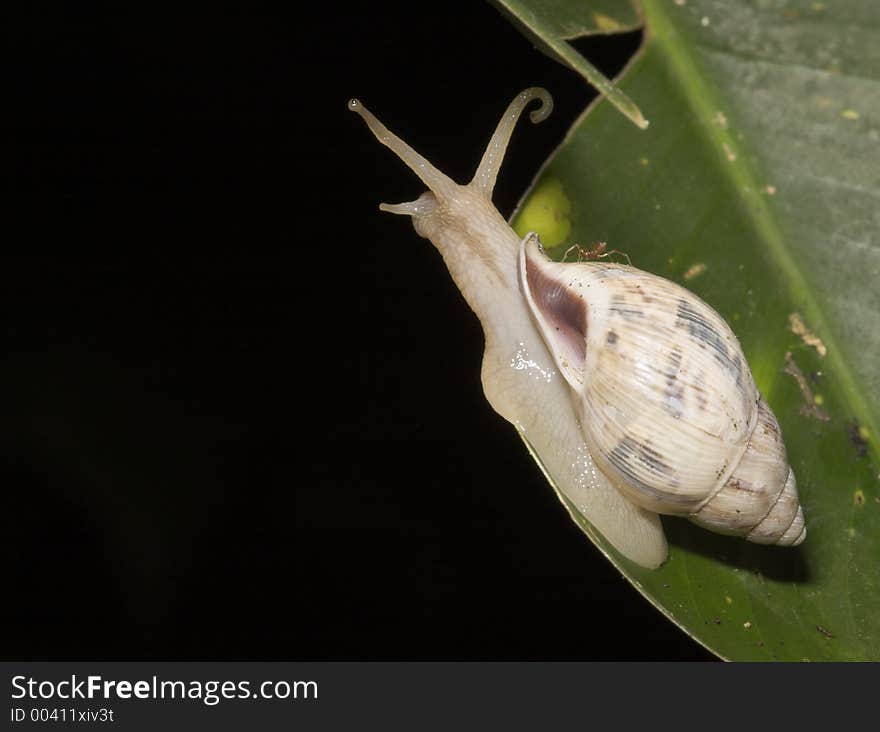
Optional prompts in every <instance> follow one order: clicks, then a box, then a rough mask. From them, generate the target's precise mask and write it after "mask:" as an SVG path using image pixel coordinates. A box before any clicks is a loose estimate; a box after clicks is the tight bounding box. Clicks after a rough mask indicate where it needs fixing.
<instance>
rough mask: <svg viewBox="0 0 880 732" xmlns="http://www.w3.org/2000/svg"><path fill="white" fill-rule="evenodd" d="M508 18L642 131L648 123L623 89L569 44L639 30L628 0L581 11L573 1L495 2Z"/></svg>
mask: <svg viewBox="0 0 880 732" xmlns="http://www.w3.org/2000/svg"><path fill="white" fill-rule="evenodd" d="M495 4H496V5H497V6H498V7H499V9H501V10H502V12H504V13H505V14H507V15H509V16H510V17H512V18H514V19H515V21H516V23H517V25H518V27H519V28H520V29H521V30H522V31H523V32H524V33H525V34H526V36H527V37H528V38H529V39H530V40H531V41H532V42H533V43H534V44H535V45H536V46H537V47H538V48H540V49H541V50H542V51H543V52H544V53H546V54H547V55H548V56H550V57H551V58H555V59H557V60H558V61H559V62H560V63H563V64H565V65H567V66H570V67H571V68H572V69H574V70H575V71H577V72H578V73H580V74H582V75H583V76H584V78H585V79H587V81H589V82H590V83H591V84H592V85H593V86H594V87H596V89H598V90H599V92H600V93H601V94H602V95H604V96H605V98H606V99H608V101H610V102H611V103H612V104H613V105H614V106H615V107H617V108H618V109H619V110H620V111H621V112H623V114H625V115H626V116H627V117H629V118H630V119H631V120H632V121H633V122H634V123H635V124H636V125H637V126H638V127H640V128H642V129H644V128H646V127H647V126H648V120H646V119H645V118H644V116H643V115H642V113H641V111H640V110H639V108H638V107H637V106H636V105H635V104H634V103H633V101H632V100H631V99H630V98H629V97H628V96H626V94H624V93H623V92H622V91H621V90H620V89H618V88H617V87H616V86H614V84H612V83H611V82H610V81H609V80H608V79H607V78H605V76H603V75H602V73H601V72H600V71H599V70H598V69H597V68H596V67H595V66H593V64H591V63H590V62H589V61H587V60H586V59H585V58H584V57H583V56H581V55H580V54H579V53H578V52H577V51H576V50H575V49H574V47H573V46H572V45H571V44H570V43H567V42H566V41H567V40H568V39H571V38H580V37H582V36H586V35H593V34H596V33H620V32H621V31H628V30H634V29H636V28H638V27H639V18H638V15H636V13H635V11H634V9H633V7H632V6H631V5H630V4H629V3H628V2H626V0H597V1H596V2H592V3H589V4H588V5H587V6H586V7H585V6H583V5H581V7H580V8H578V7H576V4H575V3H573V2H570V0H543V1H540V0H533V2H528V0H526V1H525V2H523V1H522V0H495Z"/></svg>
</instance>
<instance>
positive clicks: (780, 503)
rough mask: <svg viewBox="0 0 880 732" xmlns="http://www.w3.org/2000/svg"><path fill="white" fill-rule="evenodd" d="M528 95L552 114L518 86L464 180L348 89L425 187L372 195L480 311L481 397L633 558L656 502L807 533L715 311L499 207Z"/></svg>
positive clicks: (574, 506)
mask: <svg viewBox="0 0 880 732" xmlns="http://www.w3.org/2000/svg"><path fill="white" fill-rule="evenodd" d="M533 100H539V101H540V102H541V106H540V107H539V108H538V109H537V110H535V111H533V112H532V113H531V119H532V121H533V122H540V121H541V120H543V119H544V118H546V116H547V115H548V114H549V113H550V111H551V109H552V98H551V97H550V95H549V93H548V92H547V91H546V90H544V89H541V88H538V87H533V88H531V89H526V90H525V91H523V92H522V93H520V94H519V95H517V97H516V98H515V99H514V100H513V101H512V102H511V103H510V105H509V106H508V108H507V110H506V112H505V113H504V116H503V117H502V118H501V121H500V122H499V124H498V127H497V129H496V130H495V133H494V134H493V136H492V138H491V140H490V141H489V145H488V147H487V148H486V151H485V153H484V154H483V157H482V160H481V161H480V164H479V166H478V168H477V172H476V174H475V175H474V178H473V180H472V181H471V182H470V183H468V184H466V185H459V184H457V183H455V182H454V181H452V180H451V179H450V178H448V177H447V176H446V175H444V174H443V173H441V172H440V171H439V170H437V168H435V167H434V166H433V165H431V163H429V162H428V161H427V160H425V159H424V158H423V157H422V156H420V155H419V154H418V153H417V152H415V151H414V150H413V149H412V148H411V147H409V145H407V144H406V143H404V142H403V141H402V140H400V139H399V138H398V137H397V136H395V135H394V134H393V133H391V132H390V131H389V130H388V129H387V128H386V127H385V126H384V125H383V124H382V123H381V122H379V120H378V119H376V117H374V116H373V115H372V114H371V113H370V112H369V111H368V110H367V109H366V108H365V107H364V106H363V104H361V103H360V102H359V101H358V100H356V99H353V100H351V101H350V102H349V103H348V107H349V109H350V110H352V111H353V112H356V113H357V114H358V115H360V116H361V117H362V118H363V119H364V121H365V122H366V123H367V125H368V126H369V128H370V130H372V132H373V134H374V135H375V136H376V138H377V139H378V140H379V142H381V143H382V144H383V145H386V146H387V147H389V148H390V149H391V150H392V151H394V152H395V153H396V154H397V156H398V157H399V158H400V159H401V160H402V161H403V162H404V163H405V164H406V165H407V166H409V167H410V168H411V169H412V171H413V172H414V173H415V174H416V175H417V176H418V177H419V178H420V179H421V181H422V182H423V183H424V184H425V185H426V186H427V187H428V189H429V190H428V191H427V192H426V193H424V194H422V195H421V196H420V197H419V198H418V199H416V200H415V201H412V202H409V203H399V204H393V205H389V204H384V203H383V204H381V205H380V207H379V208H380V209H381V210H383V211H388V212H390V213H396V214H403V215H407V216H411V217H412V219H413V224H414V226H415V229H416V232H417V233H418V234H419V235H421V236H423V237H425V238H427V239H429V240H430V241H431V242H432V243H433V244H434V246H435V247H437V249H438V250H439V251H440V253H441V255H442V256H443V259H444V261H445V263H446V266H447V268H448V269H449V273H450V274H451V275H452V278H453V280H454V281H455V283H456V285H457V286H458V288H459V290H461V293H462V295H464V297H465V299H466V300H467V302H468V304H469V305H470V307H471V309H472V310H473V311H474V312H475V313H476V315H477V317H478V318H479V319H480V322H481V324H482V326H483V333H484V335H485V340H486V347H485V352H484V354H483V366H482V382H483V390H484V392H485V394H486V398H487V399H488V401H489V403H490V404H491V405H492V407H493V409H495V411H497V412H498V413H499V414H500V415H501V416H503V417H504V418H505V419H507V420H508V421H510V422H511V423H512V424H513V425H514V426H515V427H516V429H517V430H519V432H520V434H521V436H522V437H523V439H524V440H525V441H526V444H527V445H528V446H529V448H530V450H531V452H532V454H533V456H534V457H535V459H536V460H537V461H538V463H539V465H540V466H541V468H542V470H543V471H544V474H545V475H546V476H547V478H548V480H549V481H550V483H551V485H553V487H554V489H555V490H556V491H557V494H558V495H559V497H560V499H562V500H563V503H564V504H565V505H566V506H567V507H568V509H569V511H577V512H579V513H580V514H582V516H583V517H584V518H586V520H587V521H588V522H589V524H590V525H591V526H592V527H594V528H595V529H596V530H597V531H599V532H600V533H601V534H602V535H603V536H604V537H605V539H607V540H608V541H609V542H610V543H611V544H612V545H613V546H614V547H615V548H616V549H617V550H618V551H619V552H620V553H621V554H622V555H623V556H625V557H627V558H628V559H630V560H632V561H633V562H636V563H637V564H640V565H642V566H645V567H651V568H654V567H658V566H659V565H660V564H661V563H662V562H663V560H664V559H665V558H666V555H667V545H666V539H665V537H664V534H663V528H662V525H661V523H660V520H659V516H658V514H661V513H662V514H671V515H678V516H684V517H687V518H689V519H690V520H691V521H693V522H695V523H697V524H699V525H701V526H704V527H706V528H708V529H710V530H712V531H716V532H718V533H722V534H731V535H735V536H742V537H743V538H745V539H747V540H749V541H754V542H757V543H761V544H780V545H786V546H788V545H796V544H800V543H801V542H802V541H803V540H804V538H805V536H806V527H805V524H804V515H803V510H802V509H801V507H800V503H799V501H798V496H797V487H796V482H795V478H794V473H793V472H792V470H791V468H790V467H789V465H788V462H787V458H786V453H785V446H784V444H783V441H782V435H781V431H780V429H779V424H778V423H777V421H776V418H775V416H774V415H773V412H772V411H771V409H770V407H769V406H768V405H767V403H766V402H765V401H764V399H763V398H762V397H761V395H760V394H759V393H758V390H757V387H756V386H755V382H754V379H753V377H752V374H751V371H750V370H749V367H748V365H747V363H746V360H745V356H744V355H743V353H742V349H741V348H740V345H739V342H738V341H737V339H736V336H735V335H734V334H733V332H732V331H731V329H730V327H729V326H728V325H727V323H725V321H724V320H723V319H722V318H721V316H720V315H718V313H716V312H715V311H714V310H713V309H712V308H711V307H709V305H707V304H706V303H705V302H703V301H702V300H701V299H700V298H698V297H697V296H696V295H694V294H693V293H691V292H689V291H688V290H686V289H684V288H683V287H681V286H679V285H677V284H675V283H673V282H670V281H669V280H666V279H663V278H662V277H658V276H656V275H652V274H650V273H648V272H643V271H641V270H638V269H636V268H634V267H630V266H624V265H620V264H612V263H607V262H599V261H585V262H567V263H566V262H554V261H552V260H550V259H549V258H548V257H547V256H546V255H545V254H544V252H543V249H542V248H541V245H540V241H539V240H538V236H537V235H536V234H533V233H532V234H528V235H526V237H525V238H524V239H520V238H519V237H518V236H517V235H516V233H515V232H514V231H513V230H512V229H511V228H510V226H509V225H508V223H507V222H506V221H505V220H504V218H503V217H502V216H501V214H499V213H498V211H497V210H496V209H495V207H494V206H493V204H492V190H493V188H494V186H495V180H496V177H497V175H498V169H499V167H500V165H501V162H502V160H503V158H504V152H505V150H506V148H507V144H508V142H509V140H510V136H511V133H512V132H513V128H514V126H515V125H516V122H517V120H518V119H519V117H520V115H521V113H522V111H523V110H524V108H525V107H526V106H527V105H528V104H529V103H530V102H531V101H533Z"/></svg>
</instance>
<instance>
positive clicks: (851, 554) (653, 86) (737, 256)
mask: <svg viewBox="0 0 880 732" xmlns="http://www.w3.org/2000/svg"><path fill="white" fill-rule="evenodd" d="M500 4H502V5H504V6H505V9H506V12H507V13H508V14H510V15H512V16H514V18H516V19H518V20H519V21H520V22H522V23H523V24H525V25H527V27H528V28H529V30H530V32H532V33H538V34H541V33H543V32H544V31H545V29H551V32H550V35H549V37H548V38H545V39H544V40H545V42H546V44H547V45H548V46H552V45H553V44H554V43H557V42H558V40H559V38H560V36H561V35H566V36H567V37H572V35H573V33H574V31H573V30H572V29H577V28H578V27H579V26H578V24H577V20H576V19H577V18H583V22H582V23H581V26H580V27H582V28H583V29H584V32H587V31H588V30H589V29H590V28H594V27H595V23H594V21H591V20H590V19H591V18H592V17H593V16H592V15H591V12H593V11H594V10H596V9H601V10H602V12H605V11H606V10H607V8H608V6H609V4H608V3H591V2H574V1H572V2H563V0H557V2H553V3H551V2H540V1H539V0H533V1H527V0H523V1H522V2H505V3H500ZM551 10H553V15H552V17H550V15H548V13H549V12H550V11H551ZM639 13H640V17H642V18H644V22H645V25H646V30H647V32H646V33H645V43H644V46H643V48H642V49H641V50H640V52H639V54H638V55H637V57H636V59H635V60H634V61H633V63H632V64H631V65H630V66H629V67H628V68H627V70H626V71H625V73H624V75H623V77H622V79H621V80H620V88H621V90H622V91H623V92H625V93H626V94H627V95H628V97H629V98H631V99H633V100H635V101H636V102H637V103H638V105H639V108H640V109H641V110H642V111H643V112H644V113H645V116H646V117H648V118H649V119H650V120H651V126H650V128H648V129H647V130H645V131H642V130H639V129H637V128H635V127H634V126H632V125H630V124H628V123H626V122H625V121H624V120H623V118H622V117H621V116H620V115H619V114H618V112H617V111H616V110H615V109H614V108H612V106H611V105H610V104H608V103H607V102H606V101H605V100H600V101H599V102H598V103H596V104H595V105H593V106H592V107H591V108H590V110H589V111H588V114H586V115H585V116H583V117H582V118H581V119H580V120H579V121H578V122H577V123H576V125H575V128H574V129H573V130H572V132H571V134H570V135H569V136H568V137H567V138H566V140H565V142H564V144H563V145H562V147H561V148H560V149H559V150H558V151H557V152H556V153H555V155H554V156H553V157H552V159H551V160H550V161H548V163H547V164H546V166H545V168H544V169H543V170H542V172H541V174H540V176H539V178H538V180H537V181H536V186H535V187H534V188H533V191H534V192H533V194H532V196H535V197H538V199H539V200H541V201H543V202H544V205H550V206H553V205H555V204H554V203H553V202H554V201H562V202H564V205H565V206H570V208H568V210H566V211H565V213H564V216H565V218H566V221H567V223H568V224H570V234H568V236H569V237H570V240H571V241H573V242H579V243H581V244H582V245H583V246H585V247H589V245H590V244H591V243H592V242H599V241H603V242H607V246H608V249H609V250H611V249H617V250H621V251H623V252H626V254H627V255H628V256H629V257H630V258H631V259H632V263H633V264H634V265H635V266H637V267H639V268H641V269H645V270H648V271H650V272H655V273H657V274H660V275H663V276H665V277H668V278H670V279H672V280H675V281H678V282H681V283H682V284H684V285H685V286H687V287H688V288H689V289H691V290H692V291H694V292H696V293H697V294H698V295H700V296H701V297H702V298H704V299H705V300H706V301H707V302H709V303H710V304H711V305H712V306H713V307H715V308H716V309H717V310H718V311H719V312H720V313H721V314H722V315H723V316H724V317H725V318H726V319H727V320H728V322H729V323H730V324H731V326H732V327H733V329H734V331H735V332H736V333H737V335H738V337H739V338H740V341H741V343H742V345H743V349H744V351H745V353H746V356H747V357H748V359H749V363H750V364H751V367H752V371H753V373H754V375H755V380H756V382H757V384H758V387H759V388H760V390H761V392H762V393H763V394H764V396H765V397H766V398H767V401H768V402H769V403H770V405H771V406H772V408H773V410H774V411H775V413H776V415H777V417H778V418H779V421H780V424H781V425H782V429H783V433H784V435H785V441H786V446H787V449H788V455H789V460H790V462H791V465H792V467H793V468H794V471H795V474H796V475H797V478H798V489H799V492H800V495H801V501H802V504H803V506H804V511H805V514H806V521H807V528H808V535H807V539H806V542H805V543H804V544H803V545H802V546H801V547H799V548H797V549H783V548H777V547H761V546H757V545H753V544H749V543H747V542H745V541H742V540H739V539H732V538H728V537H723V536H718V535H714V534H711V533H709V532H707V531H704V530H702V529H700V528H698V527H696V526H694V525H692V524H689V523H688V522H686V521H683V520H679V519H665V518H664V526H665V528H666V530H667V535H668V537H669V539H670V543H671V547H670V555H669V560H668V561H667V562H666V564H665V565H663V566H662V567H661V568H660V569H659V570H656V571H650V570H645V569H642V568H640V567H638V566H635V565H633V564H632V563H631V562H629V561H627V560H626V559H624V558H622V557H620V555H618V554H617V553H616V552H615V551H614V549H613V548H612V547H610V546H609V545H608V544H607V542H605V541H604V540H603V539H602V538H601V537H600V536H597V535H596V532H595V531H593V530H592V529H591V528H590V527H588V526H586V525H583V524H584V523H585V522H579V523H582V528H584V529H585V530H586V531H587V533H588V535H590V536H591V538H593V540H594V541H595V542H596V543H597V544H598V545H599V547H600V549H601V550H602V551H603V552H604V553H605V554H606V555H607V556H609V558H610V559H611V561H613V562H614V563H615V565H616V566H617V567H618V568H619V569H620V570H621V572H623V574H624V575H625V576H626V577H627V578H628V579H629V580H630V582H632V583H633V585H634V586H635V587H636V588H638V589H639V590H640V591H641V592H642V593H643V594H644V596H645V597H646V598H647V599H648V600H649V601H650V602H652V603H653V604H654V605H655V606H656V607H657V608H658V609H659V610H660V611H661V612H663V613H664V614H665V615H666V616H667V617H668V618H670V619H671V620H672V621H673V622H675V623H677V624H678V625H679V626H680V627H681V628H682V629H683V630H684V631H685V632H687V633H689V634H690V635H691V636H693V637H694V638H695V639H697V640H698V641H699V642H700V643H702V644H704V645H705V646H706V647H707V648H709V649H710V650H712V651H713V652H715V653H716V654H718V655H719V656H721V657H723V658H729V659H738V660H772V659H779V660H783V659H784V660H803V659H809V660H832V659H858V660H863V659H874V660H877V659H880V475H878V473H880V453H878V436H880V399H878V394H880V288H878V284H877V283H878V281H880V236H878V231H880V8H878V6H877V4H876V3H875V2H872V1H871V0H841V1H840V2H835V3H824V4H823V3H817V2H809V1H807V0H802V1H792V2H787V3H754V2H751V3H749V2H743V1H740V2H726V3H718V2H712V1H711V0H686V1H684V2H678V0H664V1H661V0H644V2H642V3H641V9H640V11H639ZM591 24H592V25H591ZM621 25H622V27H626V23H621ZM569 48H571V47H570V46H569ZM569 65H572V66H573V67H575V68H577V69H579V70H580V69H581V66H579V65H576V64H571V63H570V64H569ZM583 76H584V78H585V79H588V78H590V77H589V75H588V74H587V73H585V72H583ZM541 197H543V198H541ZM530 200H531V198H530V197H527V198H526V199H525V201H524V203H523V206H521V208H520V212H519V213H518V214H517V215H516V216H515V217H514V227H515V228H516V229H517V230H518V231H520V232H521V233H522V232H524V230H526V229H529V228H530V227H531V225H532V224H533V223H534V222H535V221H536V220H538V219H535V218H534V213H535V211H536V208H540V207H536V206H534V205H533V206H532V207H531V209H530V207H529V202H530ZM547 201H550V203H549V204H547V203H546V202H547ZM545 214H546V211H545ZM539 218H540V217H539ZM551 218H552V217H551ZM538 231H539V233H541V232H540V222H539V225H538ZM558 232H559V227H558V226H557V228H556V229H554V231H553V232H550V240H551V241H553V240H554V237H557V238H558ZM554 243H555V242H554ZM566 247H567V244H563V243H560V244H559V246H557V247H556V248H555V249H553V250H552V253H554V254H556V256H557V257H558V258H561V257H562V255H563V252H564V251H565V249H566ZM613 256H617V255H613ZM569 508H572V507H569Z"/></svg>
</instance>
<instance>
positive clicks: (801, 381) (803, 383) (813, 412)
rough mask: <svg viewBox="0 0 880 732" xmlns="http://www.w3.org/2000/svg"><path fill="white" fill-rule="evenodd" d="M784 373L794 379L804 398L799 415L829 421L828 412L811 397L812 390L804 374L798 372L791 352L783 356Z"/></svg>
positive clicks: (798, 368)
mask: <svg viewBox="0 0 880 732" xmlns="http://www.w3.org/2000/svg"><path fill="white" fill-rule="evenodd" d="M784 371H785V373H787V374H789V375H791V376H793V377H794V380H795V381H797V384H798V386H799V387H800V390H801V394H803V396H804V401H805V402H806V404H803V405H802V406H801V409H800V412H801V414H802V415H804V416H805V417H815V418H816V419H818V420H819V421H821V422H828V421H830V419H831V417H829V416H828V412H826V411H825V410H824V409H822V407H820V406H819V405H818V404H816V397H815V396H814V395H813V390H812V389H811V388H810V385H809V384H808V383H807V379H806V377H805V376H804V372H803V371H801V370H800V367H799V366H798V365H797V364H796V363H795V362H794V359H793V358H792V357H791V351H787V352H786V354H785V369H784Z"/></svg>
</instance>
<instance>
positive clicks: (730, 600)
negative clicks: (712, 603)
mask: <svg viewBox="0 0 880 732" xmlns="http://www.w3.org/2000/svg"><path fill="white" fill-rule="evenodd" d="M724 602H726V603H727V604H728V605H733V598H732V597H731V596H730V595H726V596H725V597H724Z"/></svg>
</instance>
